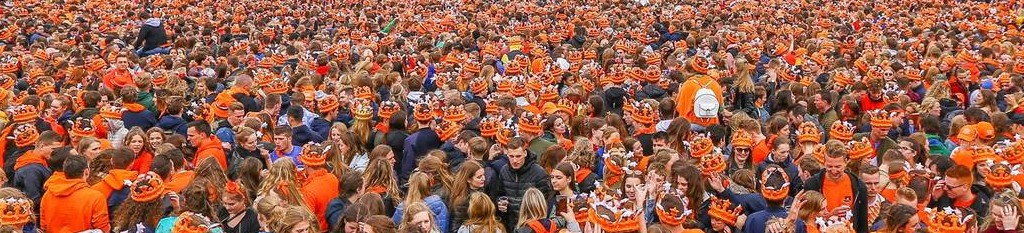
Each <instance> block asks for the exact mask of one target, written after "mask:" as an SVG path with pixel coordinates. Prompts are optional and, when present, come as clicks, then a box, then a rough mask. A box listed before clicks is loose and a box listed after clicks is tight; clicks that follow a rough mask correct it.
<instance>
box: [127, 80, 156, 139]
mask: <svg viewBox="0 0 1024 233" xmlns="http://www.w3.org/2000/svg"><path fill="white" fill-rule="evenodd" d="M120 94H121V102H122V103H124V108H125V111H123V112H121V122H124V128H125V129H128V130H131V129H132V128H134V127H139V128H142V129H143V130H146V129H149V128H151V127H153V126H156V123H157V117H156V115H157V114H156V113H154V112H151V111H149V110H148V109H146V107H145V106H144V105H142V104H140V103H139V102H138V100H139V88H137V87H135V86H126V87H124V88H121V92H120Z"/></svg>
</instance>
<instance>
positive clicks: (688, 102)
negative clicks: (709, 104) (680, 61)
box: [676, 75, 725, 127]
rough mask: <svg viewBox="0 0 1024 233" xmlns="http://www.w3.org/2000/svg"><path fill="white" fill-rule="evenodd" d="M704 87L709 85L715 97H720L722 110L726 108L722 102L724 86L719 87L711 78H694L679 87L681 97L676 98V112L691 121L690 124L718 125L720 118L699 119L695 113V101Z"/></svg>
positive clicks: (719, 101)
mask: <svg viewBox="0 0 1024 233" xmlns="http://www.w3.org/2000/svg"><path fill="white" fill-rule="evenodd" d="M704 85H707V87H708V89H711V91H714V92H715V97H718V103H719V104H720V108H724V107H725V102H723V100H722V86H721V85H718V81H716V80H715V79H714V78H711V76H706V75H704V76H693V77H690V80H687V81H686V82H685V83H683V84H681V86H680V87H679V95H677V96H676V112H677V113H679V116H682V117H684V118H686V120H687V121H690V124H698V125H702V126H704V127H707V126H711V125H715V124H718V118H712V119H701V118H697V114H696V113H694V112H693V101H694V98H696V97H697V91H698V90H700V89H701V88H702V87H704Z"/></svg>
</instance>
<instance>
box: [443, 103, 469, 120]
mask: <svg viewBox="0 0 1024 233" xmlns="http://www.w3.org/2000/svg"><path fill="white" fill-rule="evenodd" d="M441 109H442V111H444V116H443V119H444V120H446V121H451V122H454V123H462V122H463V121H465V120H466V108H464V107H462V106H460V105H450V106H444V107H441Z"/></svg>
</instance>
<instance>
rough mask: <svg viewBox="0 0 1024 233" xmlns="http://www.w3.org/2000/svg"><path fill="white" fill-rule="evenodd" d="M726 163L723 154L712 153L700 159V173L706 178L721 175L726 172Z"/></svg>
mask: <svg viewBox="0 0 1024 233" xmlns="http://www.w3.org/2000/svg"><path fill="white" fill-rule="evenodd" d="M725 167H726V162H725V156H722V153H718V152H716V153H711V154H709V155H704V156H701V157H700V171H701V173H703V174H704V175H705V176H711V175H716V174H721V173H722V172H725Z"/></svg>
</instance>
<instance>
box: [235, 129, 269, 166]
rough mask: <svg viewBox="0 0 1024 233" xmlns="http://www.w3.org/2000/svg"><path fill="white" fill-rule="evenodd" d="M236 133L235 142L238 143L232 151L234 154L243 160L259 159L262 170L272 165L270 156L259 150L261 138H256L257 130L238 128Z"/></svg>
mask: <svg viewBox="0 0 1024 233" xmlns="http://www.w3.org/2000/svg"><path fill="white" fill-rule="evenodd" d="M234 131H235V140H236V141H237V142H238V143H236V144H235V147H234V148H233V149H232V150H231V151H232V153H234V154H235V155H238V157H240V158H242V159H245V158H255V159H259V160H260V164H261V165H263V166H262V167H261V168H260V169H266V168H267V167H268V165H269V164H270V154H269V152H264V151H265V150H263V149H260V148H259V137H257V136H256V130H253V129H252V128H249V127H244V126H236V127H235V129H234Z"/></svg>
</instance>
